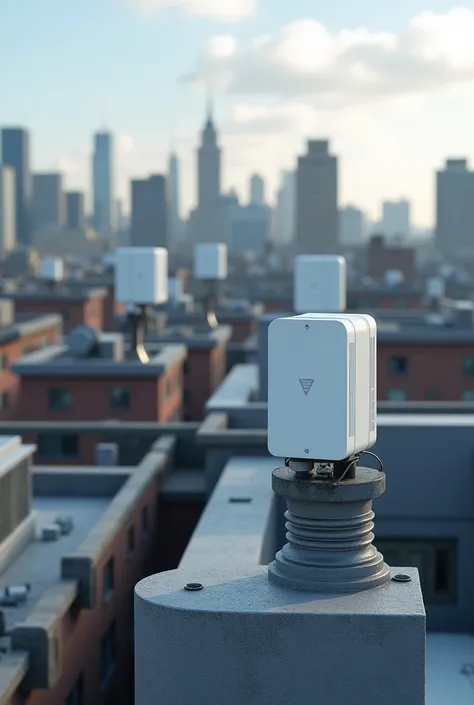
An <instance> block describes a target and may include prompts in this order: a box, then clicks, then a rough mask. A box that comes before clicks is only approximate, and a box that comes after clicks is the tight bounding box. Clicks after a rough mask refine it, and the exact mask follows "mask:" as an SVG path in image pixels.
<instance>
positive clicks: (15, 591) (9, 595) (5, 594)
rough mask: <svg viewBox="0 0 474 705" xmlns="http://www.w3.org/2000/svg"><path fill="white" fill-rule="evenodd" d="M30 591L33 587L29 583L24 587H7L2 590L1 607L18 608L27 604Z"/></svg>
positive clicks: (0, 592)
mask: <svg viewBox="0 0 474 705" xmlns="http://www.w3.org/2000/svg"><path fill="white" fill-rule="evenodd" d="M30 590H31V585H30V584H29V583H25V584H24V585H8V586H7V587H4V588H0V605H2V606H3V607H16V606H17V605H19V604H21V603H22V602H26V599H27V597H28V595H29V593H30Z"/></svg>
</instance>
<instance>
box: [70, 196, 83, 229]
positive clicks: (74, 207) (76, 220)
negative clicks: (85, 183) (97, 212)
mask: <svg viewBox="0 0 474 705" xmlns="http://www.w3.org/2000/svg"><path fill="white" fill-rule="evenodd" d="M66 226H67V228H68V229H69V230H83V229H84V228H85V227H86V206H85V196H84V194H83V193H82V191H68V192H67V193H66Z"/></svg>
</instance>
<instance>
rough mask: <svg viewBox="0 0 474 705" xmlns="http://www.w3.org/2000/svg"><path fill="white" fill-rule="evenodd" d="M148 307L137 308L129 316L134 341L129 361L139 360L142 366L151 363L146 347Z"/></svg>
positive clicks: (129, 352)
mask: <svg viewBox="0 0 474 705" xmlns="http://www.w3.org/2000/svg"><path fill="white" fill-rule="evenodd" d="M146 316H147V307H146V306H145V305H143V304H141V305H139V306H137V307H136V308H134V309H133V311H130V313H129V314H128V321H129V323H130V328H131V332H132V341H131V345H130V349H129V351H128V356H127V357H128V359H129V360H137V361H139V362H141V363H142V364H145V363H147V362H149V361H150V358H149V357H148V353H147V351H146V350H145V345H144V329H145V319H146Z"/></svg>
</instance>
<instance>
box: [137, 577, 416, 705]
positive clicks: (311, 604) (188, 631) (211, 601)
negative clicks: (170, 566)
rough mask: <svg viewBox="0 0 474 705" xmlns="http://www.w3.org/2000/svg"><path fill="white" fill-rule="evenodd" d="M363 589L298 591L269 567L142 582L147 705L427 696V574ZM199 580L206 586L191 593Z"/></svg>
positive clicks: (353, 704) (301, 704)
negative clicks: (272, 577) (277, 580)
mask: <svg viewBox="0 0 474 705" xmlns="http://www.w3.org/2000/svg"><path fill="white" fill-rule="evenodd" d="M400 572H403V573H405V574H408V575H409V576H410V577H411V578H412V580H411V582H394V581H390V582H388V583H386V584H385V585H382V586H380V587H376V588H373V589H370V590H363V591H361V592H358V593H355V594H332V595H325V594H322V593H310V592H303V591H294V590H290V589H288V588H285V587H280V586H279V585H275V584H274V583H271V582H269V580H268V572H267V567H265V566H257V567H253V566H245V567H233V568H229V569H222V568H218V569H215V570H210V569H209V568H207V567H206V568H202V569H194V570H192V571H190V570H184V569H178V570H175V571H171V572H169V573H161V574H159V575H154V576H150V577H149V578H146V579H145V580H142V581H141V582H140V583H139V584H138V585H137V587H136V595H135V669H136V671H135V673H136V677H135V681H136V698H135V703H136V705H161V704H163V705H188V704H189V705H191V704H192V705H382V704H383V705H401V704H402V705H424V703H425V694H424V681H425V612H424V606H423V600H422V596H421V590H420V585H419V580H418V573H417V571H416V570H415V569H412V568H403V569H399V568H398V569H392V574H396V573H400ZM189 583H201V584H202V585H203V588H202V589H201V590H196V591H188V590H185V589H184V588H185V585H186V584H189Z"/></svg>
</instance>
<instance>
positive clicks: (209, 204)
mask: <svg viewBox="0 0 474 705" xmlns="http://www.w3.org/2000/svg"><path fill="white" fill-rule="evenodd" d="M197 166H198V169H197V171H198V173H197V177H198V179H197V180H198V204H197V212H196V227H197V233H196V237H197V240H198V241H201V242H202V241H220V240H221V239H222V234H221V233H219V229H220V226H219V221H220V219H219V217H218V216H217V211H219V199H220V195H221V150H220V149H219V146H218V142H217V131H216V128H215V126H214V120H213V115H212V106H211V105H209V107H208V114H207V119H206V123H205V125H204V129H203V131H202V134H201V145H200V147H199V149H198V156H197Z"/></svg>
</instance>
